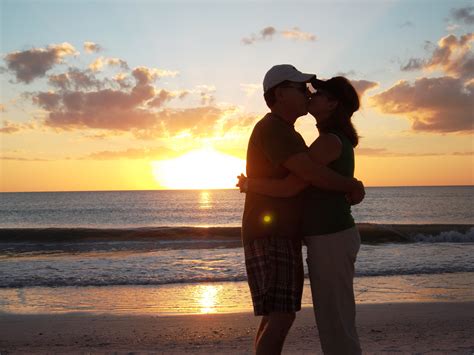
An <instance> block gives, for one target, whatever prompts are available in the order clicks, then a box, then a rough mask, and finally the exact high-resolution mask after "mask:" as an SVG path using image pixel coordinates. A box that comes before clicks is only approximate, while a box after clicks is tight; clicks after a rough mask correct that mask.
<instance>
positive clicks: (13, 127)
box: [0, 120, 33, 134]
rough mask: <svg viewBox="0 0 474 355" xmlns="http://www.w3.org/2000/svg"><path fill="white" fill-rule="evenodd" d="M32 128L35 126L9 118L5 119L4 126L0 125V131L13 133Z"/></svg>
mask: <svg viewBox="0 0 474 355" xmlns="http://www.w3.org/2000/svg"><path fill="white" fill-rule="evenodd" d="M31 128H33V126H32V125H31V124H28V123H24V124H21V123H15V122H11V121H8V120H4V121H3V127H0V133H4V134H13V133H18V132H20V131H23V130H26V129H31Z"/></svg>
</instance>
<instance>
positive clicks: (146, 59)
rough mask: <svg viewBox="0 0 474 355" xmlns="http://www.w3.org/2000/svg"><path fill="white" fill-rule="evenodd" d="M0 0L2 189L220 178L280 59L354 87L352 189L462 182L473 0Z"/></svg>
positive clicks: (473, 174) (228, 181)
mask: <svg viewBox="0 0 474 355" xmlns="http://www.w3.org/2000/svg"><path fill="white" fill-rule="evenodd" d="M0 4H1V9H0V12H1V25H0V26H1V42H0V52H1V53H0V55H1V58H0V80H1V93H0V115H1V119H0V143H1V155H0V159H1V186H0V191H4V192H7V191H76V190H77V191H79V190H136V189H140V190H142V189H143V190H145V189H163V188H225V187H232V186H233V185H234V183H235V181H234V180H235V179H234V177H235V176H236V175H238V174H240V172H242V171H243V169H244V167H245V161H244V159H245V154H246V149H247V141H248V138H249V135H250V133H251V130H252V127H253V125H254V124H255V122H256V121H257V120H258V119H259V118H261V117H262V116H263V115H264V114H265V113H266V112H267V107H266V105H265V102H264V100H263V90H262V84H261V83H262V79H263V76H264V75H265V72H266V71H267V70H268V69H269V68H270V67H271V66H273V65H274V64H281V63H291V64H293V65H295V66H296V67H297V68H298V69H299V70H301V71H304V72H310V73H315V74H317V76H318V77H319V78H329V77H331V76H334V75H345V76H347V77H348V78H349V79H350V80H351V81H352V82H353V84H354V85H355V86H356V87H357V88H358V90H359V94H360V95H361V97H362V109H361V110H360V111H359V112H358V113H357V114H356V115H355V117H354V122H355V124H356V126H357V128H358V131H359V134H360V135H361V137H362V139H361V141H360V145H359V146H358V147H357V149H356V164H357V168H356V176H357V177H358V178H359V179H361V180H363V181H364V182H365V184H366V186H404V185H472V184H474V158H473V151H474V139H473V131H474V123H473V122H474V52H473V49H472V46H473V43H474V5H473V2H472V1H456V0H450V1H444V0H433V1H421V0H420V1H417V0H410V1H395V0H394V1H375V0H373V1H355V0H354V1H349V0H346V1H328V0H326V1H300V2H298V1H292V2H290V1H287V2H285V1H276V2H271V1H228V0H225V1H213V2H203V1H186V2H185V1H144V0H142V1H134V2H132V1H18V0H15V1H5V0H1V1H0ZM296 128H297V130H298V131H299V132H300V133H301V134H302V135H303V136H304V138H305V140H306V142H307V143H308V144H310V143H311V142H312V140H314V138H315V137H316V129H315V126H314V119H313V118H312V117H311V116H309V115H308V116H305V117H302V118H300V119H299V120H298V122H297V125H296Z"/></svg>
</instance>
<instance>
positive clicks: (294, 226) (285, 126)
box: [242, 113, 307, 245]
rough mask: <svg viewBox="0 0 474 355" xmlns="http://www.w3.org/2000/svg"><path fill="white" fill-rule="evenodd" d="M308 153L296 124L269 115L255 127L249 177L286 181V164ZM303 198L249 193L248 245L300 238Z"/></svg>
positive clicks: (245, 234) (245, 238) (246, 212)
mask: <svg viewBox="0 0 474 355" xmlns="http://www.w3.org/2000/svg"><path fill="white" fill-rule="evenodd" d="M306 150H307V147H306V144H305V142H304V140H303V137H301V135H300V134H299V133H298V132H296V131H295V129H294V127H293V125H291V124H290V123H288V122H286V121H284V120H283V119H281V118H280V117H278V116H277V115H275V114H272V113H268V114H267V115H265V117H263V118H262V119H261V120H260V121H259V122H258V123H257V124H256V125H255V127H254V129H253V132H252V135H251V136H250V140H249V145H248V149H247V176H248V177H249V178H274V179H282V178H284V177H286V176H287V175H288V174H289V170H288V169H286V168H285V167H283V165H282V164H283V163H284V162H285V161H286V160H287V159H288V158H290V157H291V156H293V155H295V154H298V153H301V152H305V151H306ZM300 224H301V198H300V197H299V196H295V197H290V198H277V197H269V196H263V195H259V194H256V193H252V192H247V194H246V196H245V207H244V215H243V220H242V240H243V243H244V245H245V244H248V243H251V242H252V241H254V240H256V239H260V238H272V237H275V238H290V239H299V238H300V233H299V229H300Z"/></svg>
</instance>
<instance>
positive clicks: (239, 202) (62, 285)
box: [0, 186, 474, 314]
mask: <svg viewBox="0 0 474 355" xmlns="http://www.w3.org/2000/svg"><path fill="white" fill-rule="evenodd" d="M0 200H1V203H0V299H1V300H2V301H0V312H2V311H3V312H9V311H11V312H13V311H15V312H20V311H21V312H40V311H48V312H51V311H53V310H57V311H63V312H65V311H68V310H69V311H70V310H76V311H77V310H84V309H91V310H95V311H97V310H98V309H99V308H100V307H99V306H98V305H99V304H101V301H97V300H96V302H92V301H91V300H90V299H88V301H87V302H86V301H85V300H84V299H83V298H80V297H79V296H80V295H81V292H82V291H85V290H87V292H88V294H89V295H96V297H99V296H100V295H108V296H103V297H105V299H108V300H109V301H107V302H106V304H107V305H108V306H107V307H106V309H107V310H109V311H111V312H112V311H113V312H116V311H118V310H119V309H127V310H129V311H130V299H129V297H128V296H127V297H125V296H123V297H124V298H123V299H124V300H123V301H122V303H120V305H117V304H116V303H114V302H112V303H111V301H110V298H111V297H112V298H114V299H116V298H117V297H118V296H117V295H120V294H121V293H125V294H126V295H128V294H129V293H130V292H132V291H130V290H133V292H132V293H134V294H136V295H135V297H136V298H137V299H139V298H140V297H141V298H143V297H144V296H143V294H144V293H145V294H147V295H148V296H149V295H155V296H154V298H152V299H148V298H147V299H146V300H143V302H145V303H146V302H147V304H148V305H150V306H149V307H152V308H153V307H155V308H156V305H155V306H151V305H152V304H153V302H158V301H157V300H161V301H159V302H158V303H159V304H160V305H161V306H160V307H161V308H160V309H161V310H162V312H164V313H166V314H168V313H173V307H174V309H175V310H174V311H175V312H178V313H179V312H180V311H178V310H177V309H178V308H179V307H178V306H177V305H176V304H178V303H179V302H177V303H176V302H175V303H174V306H171V305H169V304H168V303H167V300H168V299H169V297H171V298H173V297H175V298H174V299H176V297H177V296H176V294H180V295H181V297H185V296H184V295H185V294H189V293H191V294H192V293H193V292H197V291H196V290H198V289H199V290H201V291H202V290H209V287H211V288H210V289H211V290H213V291H202V292H211V293H212V292H214V293H216V294H218V293H219V292H221V291H222V290H221V291H218V290H217V289H219V290H220V288H219V287H221V288H223V290H224V289H225V290H233V291H232V292H231V291H228V292H227V291H225V292H224V291H222V292H221V293H222V295H224V294H225V295H227V296H225V297H224V296H222V295H221V296H222V297H221V298H222V299H223V300H224V299H225V300H226V301H225V302H224V301H223V303H222V302H221V304H220V306H221V308H220V310H219V311H222V310H223V309H225V310H230V311H232V310H235V309H237V308H238V307H240V306H241V303H242V302H240V303H239V302H237V299H241V298H242V297H244V296H242V295H244V294H246V292H248V291H247V289H246V283H245V280H246V276H245V265H244V259H243V250H242V248H241V245H240V230H239V225H240V221H241V216H242V210H243V202H244V195H243V194H240V193H239V192H238V191H237V190H206V191H104V192H38V193H1V194H0ZM353 214H354V217H355V219H356V222H357V223H358V225H359V228H360V230H361V235H362V240H363V244H362V246H361V250H360V253H359V255H358V260H357V263H356V282H355V283H356V290H359V291H358V292H359V294H360V297H359V298H358V300H359V301H361V302H362V301H364V300H368V299H384V297H381V296H380V292H379V291H380V290H379V289H378V288H377V287H375V286H374V282H376V283H377V284H386V285H390V284H391V283H393V282H395V280H397V283H398V286H397V287H398V288H397V287H395V286H394V285H392V286H394V287H388V288H386V291H385V292H382V294H384V295H388V294H390V293H396V294H397V295H398V296H397V297H402V295H404V294H405V292H407V291H406V288H407V287H408V288H409V289H410V290H412V291H413V289H417V288H419V287H420V285H419V284H418V282H413V280H419V281H420V280H421V281H420V282H422V284H423V282H424V284H425V286H426V285H428V284H430V285H432V287H431V286H430V287H429V289H430V290H431V291H433V290H436V289H438V291H436V292H434V291H433V292H434V293H433V292H432V293H430V295H431V296H430V297H431V298H432V299H437V298H439V297H441V298H442V297H444V298H447V299H450V298H451V299H456V300H459V299H461V300H470V299H471V298H472V299H474V292H473V291H472V285H471V286H469V282H467V283H466V280H473V275H474V223H473V222H474V187H473V186H456V187H380V188H379V187H377V188H375V187H374V188H367V195H366V199H365V200H364V201H363V203H361V204H360V205H358V206H355V207H354V208H353ZM447 275H448V276H447ZM420 277H421V278H420ZM410 280H412V281H410ZM440 280H444V281H440ZM400 284H403V285H405V286H403V287H402V286H400ZM363 285H365V286H363ZM367 285H368V286H367ZM407 285H411V286H407ZM433 285H434V286H433ZM446 287H448V288H450V289H451V291H450V292H448V295H447V296H446V292H445V291H446ZM306 288H307V287H306ZM188 289H189V290H191V289H192V290H194V291H192V292H191V291H189V292H188V291H186V292H187V293H186V292H184V291H183V290H188ZM364 289H369V290H371V292H369V293H367V292H365V291H363V290H364ZM81 290H82V291H81ZM137 290H142V292H138V293H137ZM236 290H237V291H236ZM387 290H388V291H387ZM393 290H398V291H393ZM423 290H424V291H419V290H418V291H419V292H418V291H416V292H418V294H419V293H420V292H421V293H423V292H425V293H426V292H427V291H426V287H425V288H423ZM441 290H443V291H441ZM431 291H430V292H431ZM167 292H168V293H169V292H171V293H170V295H171V296H169V295H168V293H167ZM226 292H227V293H226ZM229 292H230V293H229ZM374 292H375V293H374ZM410 292H411V291H410ZM413 292H415V291H413ZM416 292H415V293H416ZM437 292H438V293H437ZM439 292H441V293H442V295H441V294H440V293H439ZM53 294H54V295H56V296H54V297H56V298H54V297H53V296H52V295H53ZM157 294H159V295H161V296H160V297H161V298H160V297H158V296H157ZM375 294H377V295H379V296H377V297H375V296H374V295H375ZM45 295H48V296H45ZM112 295H113V296H112ZM140 295H141V296H140ZM163 295H168V296H166V297H164V296H163ZM418 296H419V295H418ZM45 297H47V298H48V299H49V300H53V299H56V301H57V302H56V303H55V302H52V301H51V302H52V303H51V302H49V303H45V302H44V301H43V300H44V299H45ZM58 297H59V298H58ZM149 297H151V296H149ZM186 297H188V296H186ZM245 297H247V306H249V299H248V295H247V296H245ZM245 297H244V298H245ZM305 297H306V298H305V300H306V301H305V302H306V303H309V302H310V296H308V295H306V296H305ZM403 297H404V296H403ZM403 297H402V298H403ZM99 298H100V297H99ZM188 298H189V297H188ZM431 298H430V299H431ZM58 299H60V301H58ZM73 299H74V300H75V301H74V302H72V301H71V300H73ZM153 300H154V301H153ZM232 300H233V301H232ZM68 301H69V302H68ZM127 302H128V303H127ZM143 302H142V303H141V305H142V306H141V307H142V309H143ZM183 302H184V301H183ZM226 302H227V303H226ZM102 303H103V299H102ZM191 303H192V300H189V299H188V300H187V301H185V302H184V303H179V304H182V306H181V308H180V309H183V310H184V311H186V310H188V308H187V307H186V306H185V305H186V304H187V305H189V304H191ZM58 304H59V306H58ZM133 304H135V303H133ZM166 304H168V306H166V307H165V306H164V305H166ZM224 304H225V305H224ZM52 305H54V307H53V306H52ZM239 305H240V306H239ZM102 306H103V304H102ZM224 306H225V307H224ZM48 307H49V308H48ZM51 307H52V308H51ZM98 307H99V308H98ZM114 307H115V308H114ZM127 307H128V308H127ZM163 307H164V308H163ZM236 307H237V308H236ZM131 308H133V307H131ZM135 308H136V307H135ZM155 308H153V309H155ZM201 308H202V307H201ZM204 308H206V307H204ZM208 308H209V307H208ZM164 309H166V311H165V310H164ZM195 309H197V308H196V307H195ZM155 310H156V309H155ZM184 311H183V312H184Z"/></svg>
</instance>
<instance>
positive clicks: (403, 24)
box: [398, 21, 415, 28]
mask: <svg viewBox="0 0 474 355" xmlns="http://www.w3.org/2000/svg"><path fill="white" fill-rule="evenodd" d="M414 26H415V24H414V23H413V22H411V21H405V22H404V23H402V24H400V25H399V26H398V27H400V28H404V27H414Z"/></svg>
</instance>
